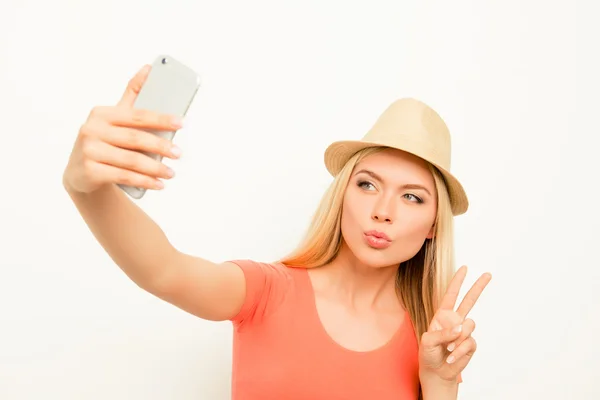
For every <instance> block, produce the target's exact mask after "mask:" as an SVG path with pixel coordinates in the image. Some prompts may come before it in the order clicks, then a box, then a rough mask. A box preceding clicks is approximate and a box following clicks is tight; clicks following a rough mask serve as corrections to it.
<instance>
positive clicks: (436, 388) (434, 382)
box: [421, 378, 458, 400]
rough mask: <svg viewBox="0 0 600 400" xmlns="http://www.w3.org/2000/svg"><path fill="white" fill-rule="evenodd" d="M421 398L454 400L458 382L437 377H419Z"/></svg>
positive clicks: (425, 399)
mask: <svg viewBox="0 0 600 400" xmlns="http://www.w3.org/2000/svg"><path fill="white" fill-rule="evenodd" d="M421 389H422V391H423V400H456V399H457V397H458V383H457V382H450V381H445V380H442V379H439V378H421Z"/></svg>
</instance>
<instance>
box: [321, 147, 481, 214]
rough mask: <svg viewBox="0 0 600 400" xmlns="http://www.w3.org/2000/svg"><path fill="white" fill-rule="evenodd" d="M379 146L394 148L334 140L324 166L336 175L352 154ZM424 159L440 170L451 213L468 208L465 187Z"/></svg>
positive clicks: (446, 171)
mask: <svg viewBox="0 0 600 400" xmlns="http://www.w3.org/2000/svg"><path fill="white" fill-rule="evenodd" d="M380 146H382V147H387V148H394V147H390V146H389V145H386V144H382V143H377V142H369V141H360V140H343V141H337V142H334V143H332V144H331V145H329V147H327V149H326V150H325V155H324V156H325V167H326V168H327V170H328V171H329V173H330V174H331V175H332V176H336V175H337V174H338V173H339V172H340V171H341V170H342V168H343V167H344V165H346V163H347V162H348V160H349V159H350V158H352V156H353V155H354V154H356V153H357V152H358V151H360V150H363V149H366V148H370V147H380ZM398 150H401V151H405V152H407V153H410V154H412V155H414V156H416V157H419V158H421V159H423V158H422V157H420V156H419V155H418V154H415V153H412V152H410V151H407V150H404V149H398ZM423 160H425V159H423ZM425 161H426V162H428V163H430V164H431V165H433V166H434V167H436V168H437V169H438V171H440V173H441V175H442V176H443V177H444V180H445V183H446V188H447V190H448V195H449V197H450V207H451V209H452V214H453V215H454V216H457V215H461V214H464V213H465V212H466V211H467V209H468V208H469V200H468V198H467V194H466V192H465V189H464V188H463V186H462V185H461V183H460V182H459V181H458V179H457V178H456V177H455V176H454V175H452V174H451V173H450V171H448V170H446V169H445V168H443V167H442V166H440V165H438V164H436V163H434V162H431V161H429V160H425Z"/></svg>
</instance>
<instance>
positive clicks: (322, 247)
mask: <svg viewBox="0 0 600 400" xmlns="http://www.w3.org/2000/svg"><path fill="white" fill-rule="evenodd" d="M383 149H385V147H372V148H367V149H365V150H362V151H360V152H358V153H357V154H355V155H354V156H353V157H352V158H351V159H350V160H349V161H348V162H347V163H346V165H345V166H344V168H343V169H342V171H341V172H340V173H339V174H338V175H337V176H336V177H335V179H334V181H333V182H332V184H331V185H330V187H329V189H328V190H327V191H326V192H325V195H324V196H323V198H322V199H321V203H320V204H319V207H318V208H317V211H316V212H315V214H314V216H313V218H312V221H311V223H310V226H309V228H308V232H307V233H306V236H305V238H304V240H303V241H302V242H301V243H300V245H299V246H298V247H297V248H296V250H294V251H293V252H292V253H291V254H290V255H288V256H287V257H285V258H283V259H281V260H280V262H281V263H283V264H285V265H287V266H289V267H302V268H315V267H320V266H323V265H325V264H328V263H329V262H331V261H332V260H333V259H334V258H335V257H336V256H337V255H338V253H339V251H340V248H341V245H342V229H341V220H342V204H343V200H344V194H345V192H346V187H347V185H348V182H349V180H350V176H351V174H352V171H353V170H354V167H355V166H356V164H357V163H358V162H360V161H361V160H362V159H363V158H365V157H367V156H368V155H371V154H373V153H376V152H379V151H381V150H383ZM429 168H430V171H431V173H432V175H433V178H434V181H435V185H436V189H437V193H438V196H437V197H438V210H437V216H436V220H435V226H434V236H433V239H426V241H425V243H424V244H423V246H422V247H421V249H420V250H419V251H418V252H417V254H416V255H415V256H414V257H412V258H411V259H409V260H407V261H405V262H403V263H401V264H400V265H399V268H398V276H397V285H396V286H397V292H398V296H399V298H400V300H401V302H402V304H403V306H404V307H405V308H406V310H407V311H408V313H409V315H410V318H411V321H412V323H413V326H414V328H415V334H416V336H417V341H418V342H420V340H421V336H422V335H423V333H425V332H426V331H427V330H428V327H429V324H430V323H431V320H432V319H433V316H434V314H435V311H436V310H437V308H438V306H439V304H440V301H441V298H442V296H443V295H444V293H445V291H446V288H447V286H448V283H449V282H450V280H451V279H452V276H453V274H454V235H453V230H454V227H453V216H452V211H451V208H450V201H449V196H448V192H447V190H446V185H445V183H444V179H443V177H442V175H441V174H440V173H439V172H438V170H437V169H436V168H435V167H434V166H432V165H429Z"/></svg>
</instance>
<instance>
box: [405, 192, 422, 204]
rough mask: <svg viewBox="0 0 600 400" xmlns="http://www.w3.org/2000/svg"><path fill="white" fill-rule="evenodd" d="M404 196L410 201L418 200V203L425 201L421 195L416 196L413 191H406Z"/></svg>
mask: <svg viewBox="0 0 600 400" xmlns="http://www.w3.org/2000/svg"><path fill="white" fill-rule="evenodd" d="M404 197H406V198H408V199H409V200H410V201H416V202H417V203H423V200H422V199H421V198H420V197H417V196H415V195H414V194H412V193H406V194H405V195H404Z"/></svg>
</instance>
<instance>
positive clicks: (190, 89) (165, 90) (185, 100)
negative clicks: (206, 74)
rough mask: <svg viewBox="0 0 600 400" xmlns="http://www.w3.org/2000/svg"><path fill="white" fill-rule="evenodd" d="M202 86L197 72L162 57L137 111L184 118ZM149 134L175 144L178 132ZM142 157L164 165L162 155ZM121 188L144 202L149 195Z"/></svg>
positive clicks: (154, 66)
mask: <svg viewBox="0 0 600 400" xmlns="http://www.w3.org/2000/svg"><path fill="white" fill-rule="evenodd" d="M200 85H201V78H200V75H198V74H197V73H196V72H195V71H194V70H193V69H191V68H190V67H188V66H186V65H184V64H182V63H181V62H179V61H177V60H176V59H174V58H173V57H171V56H168V55H159V56H158V57H156V59H155V60H154V62H153V63H152V69H151V70H150V73H149V74H148V77H147V78H146V82H145V83H144V85H143V86H142V88H141V89H140V92H139V93H138V96H137V99H136V100H135V102H134V104H133V107H134V108H141V109H146V110H150V111H155V112H159V113H163V114H170V115H176V116H179V117H181V118H183V117H185V114H186V113H187V110H188V108H189V107H190V105H191V104H192V101H193V100H194V97H195V96H196V93H197V92H198V89H199V88H200ZM148 132H150V133H153V134H155V135H158V136H161V137H163V138H165V139H167V140H173V137H174V136H175V132H176V131H157V130H148ZM142 153H143V154H145V155H147V156H148V157H151V158H153V159H155V160H157V161H162V156H160V155H158V154H153V153H147V152H142ZM118 186H119V187H120V188H121V189H122V190H123V191H125V192H126V193H127V194H128V195H129V196H131V197H132V198H134V199H141V198H142V197H143V196H144V194H145V193H146V189H144V188H138V187H132V186H126V185H118Z"/></svg>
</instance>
